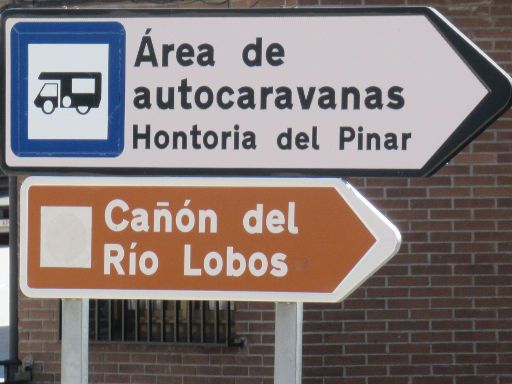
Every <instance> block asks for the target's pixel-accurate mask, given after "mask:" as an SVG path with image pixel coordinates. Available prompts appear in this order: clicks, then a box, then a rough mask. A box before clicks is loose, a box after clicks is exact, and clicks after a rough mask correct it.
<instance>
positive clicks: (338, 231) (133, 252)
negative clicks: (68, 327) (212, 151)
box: [20, 177, 400, 302]
mask: <svg viewBox="0 0 512 384" xmlns="http://www.w3.org/2000/svg"><path fill="white" fill-rule="evenodd" d="M20 223H21V234H20V237H21V240H20V246H21V248H20V249H21V288H22V290H23V292H24V293H25V294H26V295H27V296H34V297H75V298H133V299H136V298H139V299H190V300H193V299H198V300H206V299H209V300H265V301H310V302H321V301H324V302H335V301H340V300H342V299H343V298H344V297H346V296H347V295H348V294H350V293H351V292H352V291H353V290H354V289H355V288H357V287H358V286H359V285H360V284H362V283H363V282H364V281H365V280H366V279H367V278H368V277H369V276H371V275H372V274H373V273H374V272H375V271H376V270H377V269H378V268H379V267H380V266H381V265H382V264H384V263H385V262H386V261H387V260H388V259H389V258H390V257H392V256H393V255H394V254H395V253H396V252H397V251H398V248H399V246H400V234H399V233H398V231H397V229H396V228H395V227H394V226H393V225H392V224H391V223H390V222H389V221H388V220H387V219H386V218H385V217H384V216H382V215H381V214H380V213H379V212H378V211H377V210H376V209H375V208H374V207H373V206H371V205H370V203H369V202H368V201H366V200H365V199H364V198H363V197H362V196H361V195H360V194H359V193H357V191H355V190H354V189H353V188H352V187H351V186H350V185H348V184H346V183H344V182H342V181H340V180H336V179H307V180H306V179H270V178H261V179H255V178H248V179H247V178H246V179H239V178H237V179H228V180H226V179H217V178H203V179H199V178H151V179H147V178H84V177H81V178H52V177H30V178H28V179H26V180H25V181H24V183H23V185H22V189H21V214H20Z"/></svg>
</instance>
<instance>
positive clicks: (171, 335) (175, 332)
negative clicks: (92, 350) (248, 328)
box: [89, 300, 241, 346]
mask: <svg viewBox="0 0 512 384" xmlns="http://www.w3.org/2000/svg"><path fill="white" fill-rule="evenodd" d="M233 314H234V303H231V302H227V301H221V302H219V301H164V300H156V301H154V300H90V301H89V338H90V340H95V341H126V342H164V343H185V344H217V345H219V344H222V345H229V346H240V345H241V343H240V342H239V341H238V340H237V339H236V337H235V333H234V327H233Z"/></svg>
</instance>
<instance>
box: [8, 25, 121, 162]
mask: <svg viewBox="0 0 512 384" xmlns="http://www.w3.org/2000/svg"><path fill="white" fill-rule="evenodd" d="M29 44H108V46H109V57H108V72H109V80H108V82H109V84H108V100H109V103H108V136H107V139H106V140H78V139H76V140H42V139H29V138H28V46H29ZM125 51H126V32H125V30H124V27H123V26H122V25H121V24H120V23H117V22H110V21H108V22H19V23H16V24H15V25H14V27H13V28H12V30H11V150H12V151H13V153H14V154H16V155H17V156H20V157H116V156H119V155H120V154H121V153H122V152H123V149H124V115H125V113H124V111H125V105H124V104H125V102H124V96H125V56H126V55H125Z"/></svg>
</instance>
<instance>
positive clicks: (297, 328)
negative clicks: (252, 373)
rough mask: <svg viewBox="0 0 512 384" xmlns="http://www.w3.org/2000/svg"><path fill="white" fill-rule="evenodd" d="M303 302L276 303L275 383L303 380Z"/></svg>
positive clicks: (299, 381)
mask: <svg viewBox="0 0 512 384" xmlns="http://www.w3.org/2000/svg"><path fill="white" fill-rule="evenodd" d="M302 308H303V305H302V303H276V337H275V356H274V384H300V383H301V382H302Z"/></svg>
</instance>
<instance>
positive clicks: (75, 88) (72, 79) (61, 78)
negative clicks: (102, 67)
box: [34, 72, 101, 115]
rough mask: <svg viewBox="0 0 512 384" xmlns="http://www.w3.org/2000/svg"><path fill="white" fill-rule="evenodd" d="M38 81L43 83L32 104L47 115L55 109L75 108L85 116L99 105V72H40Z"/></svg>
mask: <svg viewBox="0 0 512 384" xmlns="http://www.w3.org/2000/svg"><path fill="white" fill-rule="evenodd" d="M39 80H44V81H45V83H44V85H43V87H42V88H41V90H40V91H39V94H38V95H37V97H36V98H35V100H34V104H35V106H36V107H38V108H41V110H42V111H43V112H44V113H46V114H47V115H49V114H52V113H53V111H55V108H75V109H76V111H77V112H78V113H80V114H81V115H85V114H86V113H87V112H89V111H90V110H91V108H98V106H99V105H100V101H101V73H99V72H41V73H40V74H39Z"/></svg>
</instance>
